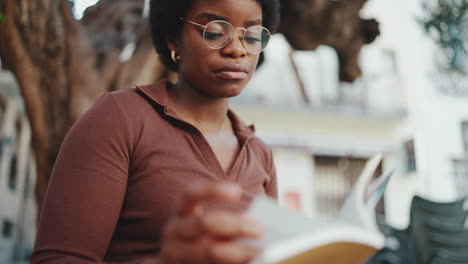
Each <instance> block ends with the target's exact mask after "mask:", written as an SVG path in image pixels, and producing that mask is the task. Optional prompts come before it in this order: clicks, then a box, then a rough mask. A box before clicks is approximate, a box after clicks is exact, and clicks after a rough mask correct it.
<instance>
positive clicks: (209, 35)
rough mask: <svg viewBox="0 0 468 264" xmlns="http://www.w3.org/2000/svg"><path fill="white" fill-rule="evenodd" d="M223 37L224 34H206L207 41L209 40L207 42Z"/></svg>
mask: <svg viewBox="0 0 468 264" xmlns="http://www.w3.org/2000/svg"><path fill="white" fill-rule="evenodd" d="M222 36H223V34H222V33H214V32H205V39H207V40H215V39H218V38H220V37H222Z"/></svg>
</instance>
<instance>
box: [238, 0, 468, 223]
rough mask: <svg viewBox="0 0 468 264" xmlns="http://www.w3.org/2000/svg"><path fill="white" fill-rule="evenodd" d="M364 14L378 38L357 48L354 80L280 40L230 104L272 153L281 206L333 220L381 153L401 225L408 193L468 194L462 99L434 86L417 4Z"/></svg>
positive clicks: (328, 61)
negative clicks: (358, 74)
mask: <svg viewBox="0 0 468 264" xmlns="http://www.w3.org/2000/svg"><path fill="white" fill-rule="evenodd" d="M362 15H363V16H364V17H367V16H368V17H375V18H377V20H378V21H379V22H380V30H381V35H380V37H378V39H377V40H376V41H375V42H374V43H372V44H371V45H369V46H366V47H364V48H363V50H362V51H361V54H360V64H361V66H362V70H363V75H362V77H361V78H360V79H359V80H357V81H356V82H355V83H353V84H347V83H341V82H339V81H338V58H337V56H336V54H335V52H334V51H333V50H332V49H331V48H330V47H325V46H323V47H320V48H319V49H317V50H316V51H310V52H305V51H291V50H290V47H289V45H288V44H287V42H286V40H285V39H284V37H283V36H282V35H279V34H277V35H274V37H273V39H272V41H271V45H269V47H268V48H267V50H266V51H265V54H266V60H265V64H264V65H263V66H261V68H260V69H259V70H258V72H257V73H256V75H255V76H254V77H253V79H252V81H251V82H250V84H249V86H248V87H247V88H246V90H245V91H244V92H243V94H242V95H241V96H240V97H239V98H236V100H235V103H234V105H233V108H234V109H235V110H236V111H237V112H238V113H239V114H240V115H241V116H242V118H243V119H244V120H246V121H247V122H251V123H254V124H255V125H256V130H257V134H258V135H259V136H260V137H261V138H263V139H264V140H265V141H266V142H267V143H268V144H270V145H271V146H272V147H273V150H274V156H275V161H276V165H277V170H278V177H279V187H280V202H281V203H282V204H284V205H287V206H289V207H292V208H297V209H299V210H300V211H303V212H305V213H307V214H310V215H321V216H325V217H330V216H334V215H336V214H337V212H338V210H339V208H340V207H341V204H342V202H343V200H344V199H345V197H346V196H347V195H348V193H349V191H350V190H351V187H352V184H353V183H354V181H355V180H356V177H357V176H358V175H359V173H360V172H361V169H362V167H363V166H364V161H365V160H366V159H368V158H369V157H370V156H371V155H373V154H375V153H377V152H382V153H384V155H385V161H384V162H383V164H382V168H381V170H385V169H395V173H394V175H393V177H392V179H391V181H390V183H389V186H388V189H387V192H386V194H385V197H384V201H385V202H384V206H385V216H386V217H385V218H386V221H387V222H388V223H390V224H392V225H394V226H396V227H405V226H406V225H407V223H408V217H409V214H408V212H409V205H410V202H411V198H412V197H413V195H414V194H419V195H422V196H424V197H427V198H430V199H434V200H452V199H455V198H457V197H460V196H464V195H466V194H468V189H467V183H468V166H467V164H468V163H467V155H466V153H467V149H468V148H467V146H468V122H467V120H468V97H454V96H450V95H447V94H443V93H441V91H440V90H439V89H438V88H437V85H436V84H435V82H434V81H433V78H434V77H435V78H437V77H436V76H437V72H436V69H435V64H436V63H435V62H434V55H435V53H436V52H437V49H436V47H435V46H434V44H433V42H432V41H431V40H429V39H428V38H427V36H426V35H425V33H424V32H423V29H422V26H421V25H420V24H418V22H417V18H418V16H420V15H421V7H420V2H419V1H416V0H413V1H409V2H408V1H405V0H397V1H390V2H389V1H386V0H370V1H368V3H367V4H366V6H365V7H364V9H363V10H362ZM382 209H383V208H380V210H382ZM382 213H383V210H382Z"/></svg>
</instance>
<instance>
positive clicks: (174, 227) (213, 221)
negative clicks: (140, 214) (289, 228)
mask: <svg viewBox="0 0 468 264" xmlns="http://www.w3.org/2000/svg"><path fill="white" fill-rule="evenodd" d="M165 231H166V233H165V239H188V240H191V239H196V238H198V237H199V236H201V235H209V236H212V237H215V238H225V239H228V238H233V239H236V238H256V237H259V236H260V235H261V234H262V231H263V229H262V227H261V226H260V225H259V224H258V223H257V222H256V221H254V220H253V219H250V218H248V217H247V216H244V215H240V214H236V213H231V212H224V211H213V212H207V213H205V214H203V215H202V216H198V217H197V216H192V217H183V218H175V219H173V221H171V222H170V223H169V224H168V226H167V228H166V230H165Z"/></svg>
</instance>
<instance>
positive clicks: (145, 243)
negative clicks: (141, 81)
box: [32, 81, 277, 264]
mask: <svg viewBox="0 0 468 264" xmlns="http://www.w3.org/2000/svg"><path fill="white" fill-rule="evenodd" d="M169 86H170V83H169V82H167V81H161V82H158V83H156V84H154V85H150V86H142V87H138V88H136V89H130V90H124V91H116V92H111V93H109V94H107V95H105V96H103V97H102V98H101V99H100V100H99V101H98V102H97V103H96V104H95V105H94V106H93V107H91V109H90V110H89V111H88V112H87V113H86V114H85V115H84V116H83V117H82V118H81V119H80V120H79V121H78V122H77V123H76V124H75V125H74V126H73V128H72V129H71V130H70V131H69V133H68V134H67V136H66V138H65V140H64V142H63V145H62V148H61V150H60V153H59V155H58V158H57V161H56V163H55V167H54V170H53V173H52V177H51V180H50V183H49V186H48V189H47V194H46V198H45V202H44V207H43V211H42V214H41V221H40V225H39V229H38V234H37V239H36V245H35V249H34V253H33V257H32V263H54V264H55V263H60V264H63V263H67V264H75V263H76V264H78V263H96V262H101V261H105V262H125V263H143V262H142V261H141V260H143V259H145V258H146V259H148V258H150V259H151V258H152V259H156V258H157V254H158V251H159V248H160V237H161V231H162V227H163V225H164V224H165V222H166V221H167V220H168V218H169V217H170V215H171V213H172V211H173V209H174V206H175V203H176V201H177V199H178V197H179V196H180V194H181V192H182V191H183V190H184V189H185V188H187V187H188V186H189V185H190V184H193V183H194V182H200V181H208V182H216V181H228V182H235V183H237V184H239V185H240V186H241V187H242V188H243V190H244V195H243V198H242V202H241V204H238V205H236V207H237V209H245V208H246V207H247V205H248V203H249V202H250V201H251V199H252V197H253V196H254V195H256V194H261V193H265V194H267V195H269V196H272V197H276V195H277V193H276V188H277V186H276V175H275V169H274V165H273V160H272V154H271V151H270V149H269V148H268V147H267V146H266V145H265V144H264V143H263V142H262V141H261V140H260V139H258V138H257V137H256V136H255V135H254V132H253V128H252V127H247V126H245V125H244V124H243V123H242V122H241V121H240V120H239V119H238V118H237V116H236V115H235V114H234V113H233V112H232V111H229V112H228V116H229V118H230V120H231V122H232V124H233V127H234V130H235V134H236V136H237V138H238V140H239V143H240V146H241V150H240V152H239V154H238V156H237V158H236V160H235V161H234V163H233V165H232V167H231V169H230V170H229V171H228V172H227V173H225V172H224V170H223V168H222V167H221V165H220V163H219V162H218V160H217V158H216V156H215V154H214V152H213V150H212V149H211V147H210V145H209V144H208V142H207V140H206V139H205V138H204V136H203V135H202V133H201V132H200V131H199V130H198V129H196V128H195V127H193V126H191V125H190V124H188V123H186V122H184V121H183V120H182V119H181V118H179V117H178V115H177V113H175V112H174V111H173V110H171V107H170V106H169V105H168V97H167V89H170V88H169Z"/></svg>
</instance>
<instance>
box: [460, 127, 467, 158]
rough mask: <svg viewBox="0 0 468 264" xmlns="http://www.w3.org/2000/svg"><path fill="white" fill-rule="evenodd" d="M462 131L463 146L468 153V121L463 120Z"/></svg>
mask: <svg viewBox="0 0 468 264" xmlns="http://www.w3.org/2000/svg"><path fill="white" fill-rule="evenodd" d="M461 133H462V141H463V148H464V150H465V153H468V121H463V122H462V124H461Z"/></svg>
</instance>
